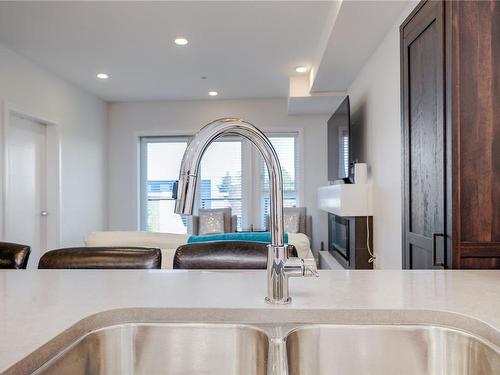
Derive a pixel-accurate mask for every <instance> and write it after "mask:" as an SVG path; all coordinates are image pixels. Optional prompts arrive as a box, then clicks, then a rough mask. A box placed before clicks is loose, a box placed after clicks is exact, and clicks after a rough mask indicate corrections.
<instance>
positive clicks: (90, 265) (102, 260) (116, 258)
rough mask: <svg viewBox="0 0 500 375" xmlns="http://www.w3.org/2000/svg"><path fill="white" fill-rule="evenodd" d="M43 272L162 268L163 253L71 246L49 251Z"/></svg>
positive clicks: (44, 258)
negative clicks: (45, 270) (51, 270)
mask: <svg viewBox="0 0 500 375" xmlns="http://www.w3.org/2000/svg"><path fill="white" fill-rule="evenodd" d="M38 268H40V269H159V268H161V250H160V249H155V248H146V247H129V246H127V247H116V246H114V247H72V248H66V249H58V250H51V251H48V252H46V253H45V254H44V255H43V256H42V257H41V258H40V262H39V263H38Z"/></svg>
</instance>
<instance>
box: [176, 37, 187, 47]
mask: <svg viewBox="0 0 500 375" xmlns="http://www.w3.org/2000/svg"><path fill="white" fill-rule="evenodd" d="M174 43H175V44H177V45H178V46H185V45H186V44H188V43H189V42H188V40H187V39H186V38H177V39H175V40H174Z"/></svg>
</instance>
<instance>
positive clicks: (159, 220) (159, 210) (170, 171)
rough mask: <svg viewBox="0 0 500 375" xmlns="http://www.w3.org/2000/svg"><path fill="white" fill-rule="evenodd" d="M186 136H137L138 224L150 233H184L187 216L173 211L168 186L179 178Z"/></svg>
mask: <svg viewBox="0 0 500 375" xmlns="http://www.w3.org/2000/svg"><path fill="white" fill-rule="evenodd" d="M188 141H189V139H188V138H187V137H165V138H163V137H162V138H160V137H143V138H141V176H142V178H141V191H142V204H141V227H142V230H146V231H150V232H165V233H187V218H186V217H181V216H180V215H177V214H175V213H174V205H175V199H173V198H172V186H173V184H174V182H175V181H176V180H178V179H179V169H180V165H181V161H182V156H183V155H184V151H185V150H186V147H187V144H188Z"/></svg>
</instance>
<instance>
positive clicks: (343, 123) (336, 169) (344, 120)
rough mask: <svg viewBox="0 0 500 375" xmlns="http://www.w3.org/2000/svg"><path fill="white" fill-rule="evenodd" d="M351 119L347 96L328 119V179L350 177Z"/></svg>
mask: <svg viewBox="0 0 500 375" xmlns="http://www.w3.org/2000/svg"><path fill="white" fill-rule="evenodd" d="M350 134H351V120H350V108H349V96H347V97H346V98H345V99H344V100H343V101H342V103H341V104H340V105H339V107H338V108H337V110H336V111H335V113H334V114H333V115H332V117H330V119H329V120H328V180H329V181H332V182H333V181H335V180H341V179H346V178H349V177H350V163H351V144H350Z"/></svg>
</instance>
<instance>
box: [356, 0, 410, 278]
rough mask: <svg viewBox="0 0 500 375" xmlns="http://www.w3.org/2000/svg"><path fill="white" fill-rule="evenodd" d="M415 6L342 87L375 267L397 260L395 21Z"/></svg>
mask: <svg viewBox="0 0 500 375" xmlns="http://www.w3.org/2000/svg"><path fill="white" fill-rule="evenodd" d="M414 7H415V4H411V5H410V6H409V7H408V8H407V9H406V10H405V11H404V12H403V13H402V14H401V16H400V19H399V20H398V21H397V22H396V23H395V24H394V25H393V27H392V28H391V30H390V31H389V32H388V34H387V35H386V36H385V38H384V40H383V41H382V43H381V44H380V45H379V46H378V48H377V49H376V50H375V52H374V53H373V55H372V56H371V57H370V59H369V60H368V61H367V62H366V64H365V65H364V67H363V69H362V70H361V72H360V73H359V74H358V76H357V77H356V78H355V80H354V81H353V82H352V84H351V85H350V87H349V89H348V90H347V91H348V94H349V97H350V103H351V114H352V132H353V134H355V136H356V137H357V144H355V145H354V147H353V148H354V149H355V150H356V153H357V156H358V158H359V159H360V160H359V161H360V162H367V163H368V164H369V166H370V178H371V182H372V183H373V211H374V221H373V226H374V233H373V241H374V244H373V247H374V249H375V253H376V256H377V260H376V268H386V269H388V268H389V269H400V268H401V266H402V263H401V262H402V260H401V251H402V250H401V249H402V243H401V230H402V227H401V111H400V82H399V81H400V77H399V25H400V24H401V23H402V22H403V20H404V19H405V18H406V17H407V16H408V15H409V14H410V12H411V11H412V10H413V8H414Z"/></svg>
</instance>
